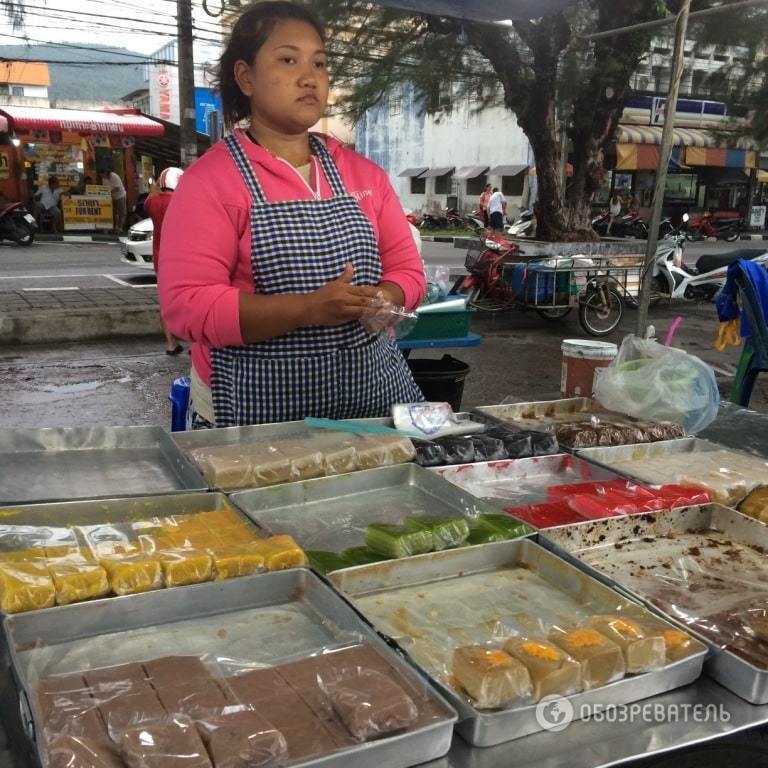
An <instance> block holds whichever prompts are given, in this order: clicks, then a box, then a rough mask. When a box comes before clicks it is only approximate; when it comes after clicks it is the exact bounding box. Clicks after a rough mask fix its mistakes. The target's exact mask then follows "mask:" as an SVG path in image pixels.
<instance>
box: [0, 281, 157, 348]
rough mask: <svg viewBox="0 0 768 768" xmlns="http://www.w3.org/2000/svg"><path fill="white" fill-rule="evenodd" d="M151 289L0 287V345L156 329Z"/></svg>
mask: <svg viewBox="0 0 768 768" xmlns="http://www.w3.org/2000/svg"><path fill="white" fill-rule="evenodd" d="M157 315H158V301H157V290H156V289H154V288H143V289H142V290H136V288H121V287H115V288H82V289H79V290H59V291H56V290H52V291H49V290H31V291H30V290H26V291H24V290H19V291H0V344H48V343H52V342H62V341H86V340H92V339H107V338H113V337H116V336H142V335H145V334H155V335H156V334H157V333H158V327H159V325H158V319H157Z"/></svg>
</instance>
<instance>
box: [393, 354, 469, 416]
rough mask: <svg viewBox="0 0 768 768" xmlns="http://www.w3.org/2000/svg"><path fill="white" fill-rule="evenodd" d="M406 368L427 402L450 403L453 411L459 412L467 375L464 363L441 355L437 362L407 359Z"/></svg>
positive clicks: (467, 369) (425, 359) (449, 356)
mask: <svg viewBox="0 0 768 768" xmlns="http://www.w3.org/2000/svg"><path fill="white" fill-rule="evenodd" d="M408 366H409V367H410V369H411V372H412V373H413V378H414V379H415V380H416V383H417V384H418V385H419V388H420V389H421V391H422V392H423V393H424V397H425V398H426V399H427V400H429V401H431V402H437V403H450V404H451V407H452V408H453V410H454V411H460V410H461V397H462V395H463V394H464V380H465V379H466V378H467V374H468V373H469V366H468V365H467V364H466V363H463V362H462V361H461V360H457V359H456V358H455V357H451V355H443V356H442V357H441V358H440V359H439V360H431V359H428V358H417V359H415V360H414V359H412V358H408Z"/></svg>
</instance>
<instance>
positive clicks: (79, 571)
mask: <svg viewBox="0 0 768 768" xmlns="http://www.w3.org/2000/svg"><path fill="white" fill-rule="evenodd" d="M48 572H49V573H50V574H51V579H52V580H53V586H54V588H55V589H56V604H57V605H69V604H70V603H80V602H82V601H83V600H92V599H93V598H96V597H104V596H105V595H108V594H109V582H108V581H107V574H106V571H105V570H104V569H103V568H101V567H100V566H98V565H94V564H93V563H89V562H88V561H87V560H79V561H78V560H76V559H75V558H74V557H70V558H66V559H65V558H60V559H59V560H49V561H48Z"/></svg>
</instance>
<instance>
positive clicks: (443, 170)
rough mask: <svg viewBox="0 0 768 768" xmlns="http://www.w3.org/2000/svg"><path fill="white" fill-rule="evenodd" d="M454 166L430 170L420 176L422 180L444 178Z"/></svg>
mask: <svg viewBox="0 0 768 768" xmlns="http://www.w3.org/2000/svg"><path fill="white" fill-rule="evenodd" d="M453 168H454V166H452V165H449V166H448V167H447V168H430V169H429V170H428V171H425V172H424V173H422V174H421V178H422V179H431V178H434V177H436V176H445V175H447V174H449V173H450V172H451V171H452V170H453Z"/></svg>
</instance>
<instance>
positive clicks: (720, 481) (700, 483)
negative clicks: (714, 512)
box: [611, 449, 768, 507]
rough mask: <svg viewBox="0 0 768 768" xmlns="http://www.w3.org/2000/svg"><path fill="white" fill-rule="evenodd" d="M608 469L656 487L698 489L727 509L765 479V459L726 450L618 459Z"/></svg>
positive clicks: (767, 476)
mask: <svg viewBox="0 0 768 768" xmlns="http://www.w3.org/2000/svg"><path fill="white" fill-rule="evenodd" d="M611 466H612V467H615V468H616V469H617V470H618V471H621V472H626V473H627V474H630V475H634V476H636V477H643V478H645V479H647V480H648V481H649V482H652V483H656V484H671V485H683V486H689V487H694V488H701V489H703V490H705V491H707V492H708V493H709V494H710V496H711V498H712V500H713V501H716V502H719V503H721V504H725V505H726V506H730V507H732V506H736V505H737V504H738V503H739V502H740V501H741V500H742V499H743V498H744V497H745V496H746V495H747V493H749V491H751V490H752V489H754V488H756V487H758V486H759V485H762V484H763V483H764V482H765V480H766V478H768V460H766V459H763V458H760V457H758V456H752V455H750V454H744V453H739V452H738V451H730V450H727V449H723V450H715V451H696V452H695V454H691V453H679V454H666V455H663V456H647V457H643V458H642V460H637V459H634V458H618V459H616V460H615V461H612V462H611Z"/></svg>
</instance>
